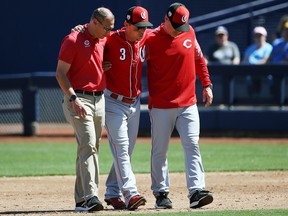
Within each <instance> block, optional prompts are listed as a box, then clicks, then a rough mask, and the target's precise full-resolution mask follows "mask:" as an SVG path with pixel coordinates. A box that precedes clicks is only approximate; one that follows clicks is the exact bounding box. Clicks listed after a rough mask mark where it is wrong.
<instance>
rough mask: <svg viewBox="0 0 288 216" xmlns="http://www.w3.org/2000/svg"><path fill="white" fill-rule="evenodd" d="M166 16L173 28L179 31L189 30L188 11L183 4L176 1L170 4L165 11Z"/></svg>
mask: <svg viewBox="0 0 288 216" xmlns="http://www.w3.org/2000/svg"><path fill="white" fill-rule="evenodd" d="M167 17H168V18H169V20H170V22H171V24H172V26H173V28H174V29H175V30H177V31H180V32H188V31H189V29H190V27H189V24H188V21H189V11H188V9H187V8H186V7H185V5H183V4H181V3H178V2H176V3H173V4H171V5H170V6H169V8H168V11H167Z"/></svg>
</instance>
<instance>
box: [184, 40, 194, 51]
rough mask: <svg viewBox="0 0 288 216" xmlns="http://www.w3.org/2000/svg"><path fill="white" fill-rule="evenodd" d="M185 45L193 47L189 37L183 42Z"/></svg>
mask: <svg viewBox="0 0 288 216" xmlns="http://www.w3.org/2000/svg"><path fill="white" fill-rule="evenodd" d="M183 46H184V47H186V48H187V49H189V48H191V46H192V41H191V40H189V39H187V40H185V41H184V42H183Z"/></svg>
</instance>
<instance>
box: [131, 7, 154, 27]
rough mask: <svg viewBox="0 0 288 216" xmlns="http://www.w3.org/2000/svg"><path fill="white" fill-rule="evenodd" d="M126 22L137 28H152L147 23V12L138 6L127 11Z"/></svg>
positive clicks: (150, 24)
mask: <svg viewBox="0 0 288 216" xmlns="http://www.w3.org/2000/svg"><path fill="white" fill-rule="evenodd" d="M126 21H127V22H128V23H131V24H133V25H135V26H137V27H152V26H153V24H152V23H150V22H149V21H148V11H147V10H146V9H145V8H143V7H140V6H133V7H131V8H129V9H128V11H127V14H126Z"/></svg>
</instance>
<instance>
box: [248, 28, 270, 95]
mask: <svg viewBox="0 0 288 216" xmlns="http://www.w3.org/2000/svg"><path fill="white" fill-rule="evenodd" d="M253 33H254V43H253V44H251V45H250V46H249V47H248V48H247V49H246V50H245V53H244V58H243V61H242V63H244V64H251V65H261V64H266V63H267V61H268V59H269V56H270V54H271V52H272V49H273V47H272V45H271V44H270V43H267V42H266V38H267V31H266V29H265V28H264V27H262V26H257V27H255V28H254V31H253ZM246 80H247V84H248V93H249V95H251V94H253V93H259V92H260V91H261V88H262V80H261V79H260V78H259V77H252V76H247V77H246ZM268 81H269V77H268Z"/></svg>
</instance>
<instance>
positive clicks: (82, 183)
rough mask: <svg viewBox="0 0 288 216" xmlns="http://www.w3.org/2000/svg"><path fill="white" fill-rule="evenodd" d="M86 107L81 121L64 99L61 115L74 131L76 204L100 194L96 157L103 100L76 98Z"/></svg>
mask: <svg viewBox="0 0 288 216" xmlns="http://www.w3.org/2000/svg"><path fill="white" fill-rule="evenodd" d="M77 96H78V98H79V99H80V100H81V102H82V103H83V104H84V105H85V109H86V111H87V113H88V114H87V116H86V117H85V118H80V117H79V116H77V115H76V113H75V112H74V110H73V108H72V104H71V102H70V101H69V98H67V97H66V96H64V100H63V104H62V107H63V111H64V115H65V117H66V119H67V121H68V122H69V123H70V124H71V125H72V127H73V128H74V132H75V135H76V139H77V144H78V148H77V159H76V182H75V202H76V203H78V202H82V201H84V200H88V199H90V198H91V197H93V196H98V193H99V165H98V153H99V143H100V140H101V134H102V129H103V126H104V123H105V100H104V96H103V95H102V96H90V95H82V94H79V95H77Z"/></svg>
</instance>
